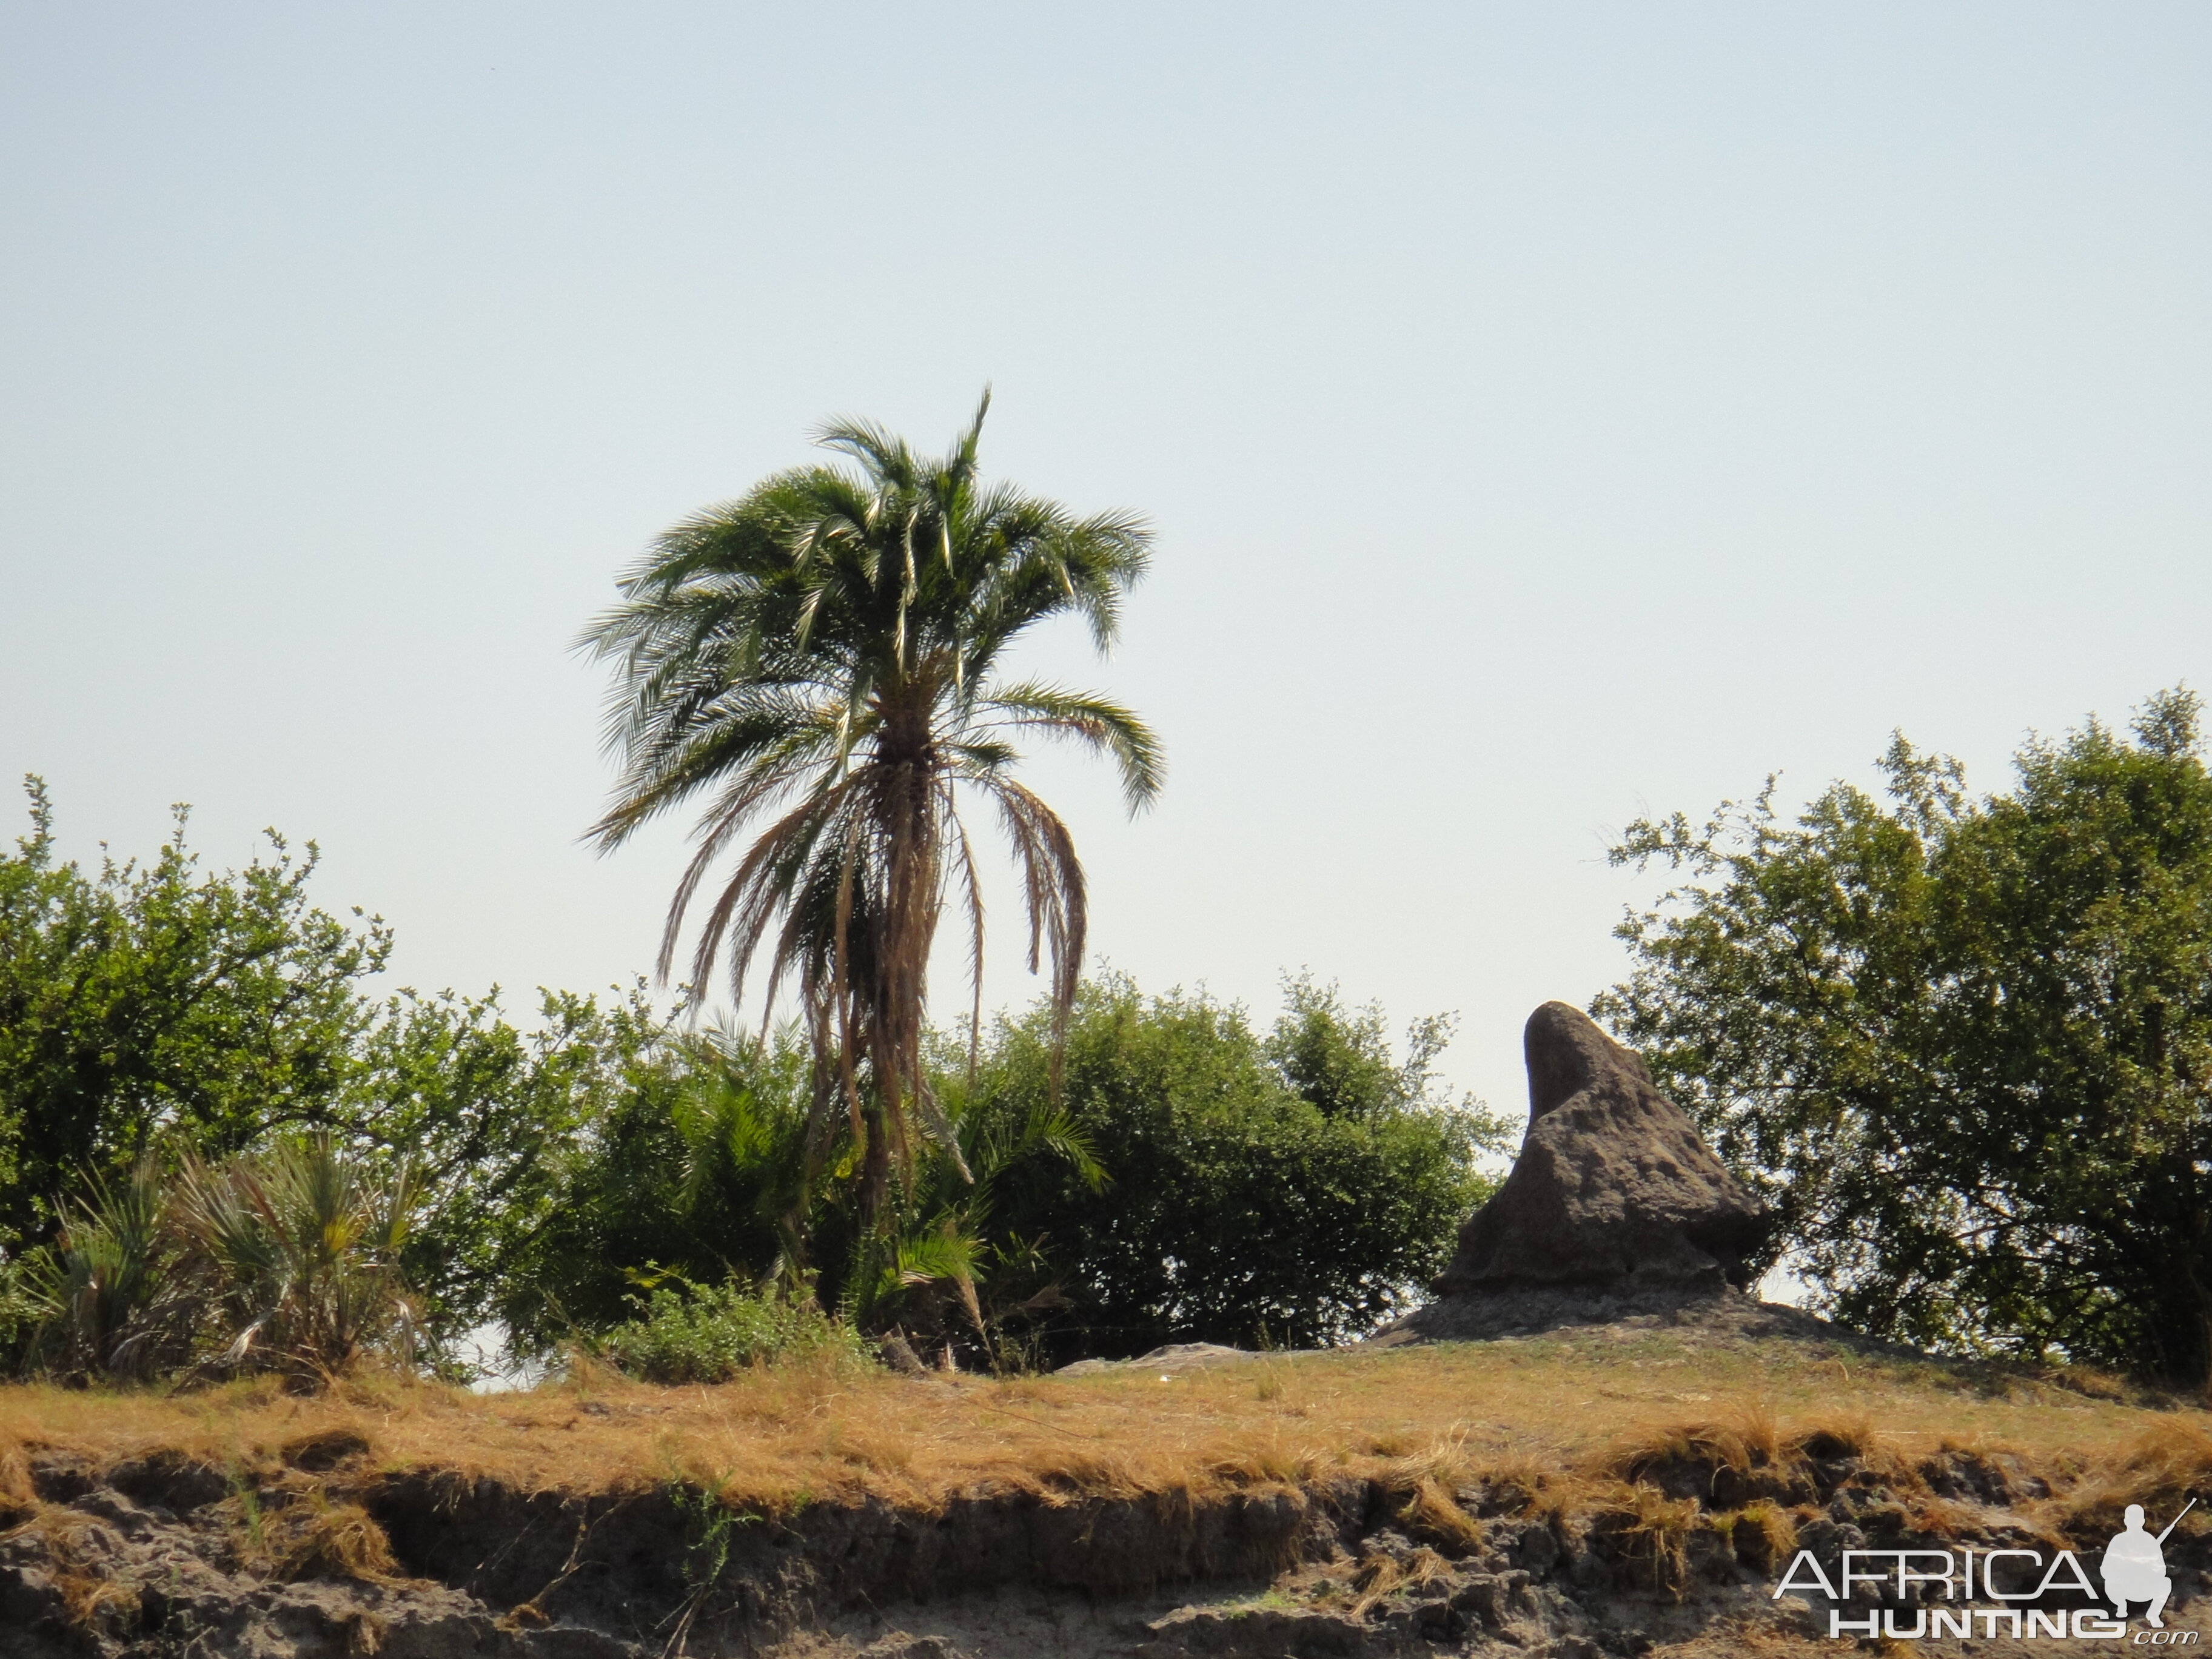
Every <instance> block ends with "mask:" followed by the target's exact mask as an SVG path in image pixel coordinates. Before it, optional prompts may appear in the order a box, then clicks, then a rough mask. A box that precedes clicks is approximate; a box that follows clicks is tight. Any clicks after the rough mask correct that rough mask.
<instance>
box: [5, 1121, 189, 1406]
mask: <svg viewBox="0 0 2212 1659" xmlns="http://www.w3.org/2000/svg"><path fill="white" fill-rule="evenodd" d="M163 1210H164V1200H163V1190H162V1182H161V1166H160V1164H158V1163H157V1162H156V1161H155V1159H154V1158H150V1157H149V1158H141V1159H139V1161H138V1162H137V1164H135V1165H133V1166H132V1168H131V1170H130V1172H129V1174H128V1175H126V1176H125V1177H124V1179H123V1180H122V1181H121V1182H118V1183H115V1184H113V1185H111V1184H109V1183H108V1182H106V1181H105V1180H103V1179H100V1178H99V1177H97V1176H95V1177H94V1180H93V1183H92V1189H91V1191H90V1193H89V1194H88V1196H86V1197H84V1198H81V1199H79V1200H76V1202H75V1203H74V1204H73V1205H72V1206H70V1211H69V1212H68V1215H67V1218H66V1219H65V1221H64V1225H63V1226H62V1230H61V1232H60V1235H59V1236H58V1237H57V1238H56V1239H55V1240H54V1242H53V1243H52V1245H50V1246H49V1247H47V1248H46V1249H43V1250H40V1251H37V1252H34V1253H33V1255H31V1256H30V1257H29V1258H28V1260H27V1263H26V1266H27V1269H28V1271H27V1273H26V1274H25V1280H26V1284H27V1289H28V1296H27V1304H28V1309H29V1310H30V1311H31V1312H32V1313H33V1315H34V1316H35V1317H36V1318H37V1320H38V1330H37V1333H36V1336H35V1340H34V1341H33V1345H32V1357H33V1360H34V1362H35V1363H37V1364H40V1365H42V1366H44V1367H46V1368H47V1369H51V1370H58V1371H60V1372H61V1373H63V1374H64V1375H66V1376H91V1375H105V1376H118V1377H144V1376H151V1375H153V1374H154V1373H155V1371H157V1370H161V1369H162V1368H163V1367H164V1366H167V1365H170V1364H175V1363H177V1362H178V1361H179V1359H181V1358H183V1357H184V1355H185V1352H187V1351H188V1349H189V1346H190V1341H191V1322H190V1319H189V1316H187V1315H186V1314H185V1312H184V1310H181V1309H180V1308H179V1304H178V1303H177V1300H176V1297H175V1296H174V1294H173V1291H174V1282H173V1279H174V1269H175V1264H176V1251H175V1249H174V1245H173V1241H172V1240H171V1238H170V1237H169V1235H168V1233H167V1230H166V1228H165V1227H164V1225H163Z"/></svg>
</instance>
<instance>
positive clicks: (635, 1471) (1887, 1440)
mask: <svg viewBox="0 0 2212 1659" xmlns="http://www.w3.org/2000/svg"><path fill="white" fill-rule="evenodd" d="M1844 1377H1847V1378H1848V1383H1849V1389H1848V1396H1847V1397H1848V1398H1849V1400H1850V1411H1849V1413H1839V1412H1838V1410H1837V1409H1836V1402H1837V1400H1838V1395H1839V1394H1842V1393H1843V1392H1844V1391H1843V1389H1841V1388H1840V1387H1839V1382H1840V1381H1841V1379H1842V1378H1844ZM0 1425H5V1430H4V1431H0V1507H4V1505H5V1504H7V1503H8V1502H9V1496H8V1494H9V1492H11V1491H13V1490H15V1488H14V1487H13V1486H11V1485H10V1484H9V1483H10V1482H11V1480H12V1481H18V1484H20V1481H19V1477H18V1476H17V1475H15V1474H10V1471H11V1470H12V1469H15V1468H16V1467H17V1465H16V1464H15V1463H14V1462H10V1461H9V1458H10V1455H11V1454H9V1451H8V1450H7V1448H6V1445H5V1443H4V1438H3V1437H4V1434H5V1432H6V1431H12V1432H13V1434H14V1435H15V1437H18V1438H19V1439H20V1440H21V1442H23V1443H26V1444H27V1445H31V1446H34V1447H51V1448H57V1449H65V1450H71V1451H76V1452H79V1453H82V1454H84V1455H89V1456H91V1457H94V1458H95V1459H97V1460H100V1461H103V1462H106V1461H112V1460H118V1459H121V1458H125V1457H130V1456H134V1455H143V1454H145V1453H147V1452H149V1451H152V1450H155V1449H176V1450H179V1451H181V1452H184V1453H185V1454H186V1455H191V1456H193V1457H196V1458H198V1459H201V1460H203V1461H204V1462H208V1463H210V1464H212V1465H214V1466H216V1467H217V1468H226V1469H234V1470H255V1471H262V1472H264V1473H273V1472H275V1471H276V1470H277V1469H279V1468H281V1467H282V1466H283V1465H284V1464H285V1463H286V1462H287V1461H288V1453H289V1461H291V1462H295V1463H297V1462H316V1461H325V1460H326V1459H327V1458H329V1457H330V1456H331V1455H332V1454H333V1452H334V1450H335V1449H337V1448H341V1447H346V1446H349V1445H351V1444H352V1443H351V1442H349V1441H347V1440H346V1439H345V1438H344V1437H347V1436H353V1437H358V1441H359V1443H360V1445H361V1446H362V1447H365V1449H362V1450H358V1451H357V1452H356V1455H353V1456H352V1458H351V1460H350V1462H348V1463H347V1464H346V1468H348V1469H349V1470H353V1471H374V1470H389V1471H399V1470H408V1469H422V1468H436V1469H442V1470H450V1471H452V1472H453V1474H455V1475H456V1476H459V1477H464V1478H471V1479H473V1478H476V1477H478V1476H489V1477H491V1478H493V1479H495V1480H500V1481H501V1482H504V1483H507V1484H509V1485H512V1486H516V1487H519V1488H521V1489H524V1490H548V1489H556V1488H557V1489H564V1490H570V1491H575V1490H592V1491H605V1492H614V1491H623V1490H634V1489H637V1488H640V1487H643V1486H653V1485H659V1484H662V1483H665V1482H668V1481H671V1480H683V1481H686V1482H689V1483H691V1484H693V1485H696V1486H700V1487H702V1488H704V1489H705V1490H708V1491H711V1492H715V1493H717V1494H719V1495H720V1497H721V1498H723V1499H724V1500H725V1501H726V1502H727V1503H729V1504H732V1505H733V1506H739V1507H744V1508H747V1509H751V1510H759V1511H763V1512H769V1513H776V1512H785V1511H788V1510H792V1509H794V1508H799V1507H803V1506H805V1505H806V1504H811V1503H816V1502H821V1501H827V1500H836V1499H840V1498H850V1497H854V1496H856V1495H858V1494H860V1493H861V1492H873V1493H877V1494H879V1495H881V1496H883V1497H885V1498H890V1499H891V1500H892V1501H894V1502H896V1503H899V1504H907V1505H913V1506H916V1507H921V1508H933V1507H935V1506H938V1505H940V1504H944V1503H945V1502H946V1501H947V1500H948V1499H950V1498H953V1497H955V1496H957V1495H959V1494H962V1493H967V1492H982V1491H991V1490H1018V1491H1026V1492H1035V1493H1038V1494H1040V1495H1042V1496H1043V1497H1044V1498H1047V1500H1048V1501H1066V1500H1067V1499H1071V1498H1076V1497H1079V1496H1092V1495H1097V1496H1107V1495H1115V1496H1136V1495H1139V1494H1141V1493H1146V1492H1169V1493H1179V1494H1182V1495H1183V1496H1185V1497H1188V1498H1197V1497H1202V1496H1204V1495H1206V1494H1207V1493H1209V1492H1216V1491H1220V1490H1223V1489H1226V1488H1230V1487H1240V1488H1243V1487H1249V1486H1254V1485H1255V1484H1269V1483H1304V1482H1308V1481H1311V1480H1317V1479H1322V1478H1326V1477H1328V1476H1331V1475H1335V1474H1360V1475H1364V1476H1368V1477H1370V1478H1374V1479H1376V1480H1381V1481H1383V1483H1384V1484H1385V1485H1386V1486H1388V1487H1389V1489H1390V1490H1391V1491H1392V1492H1395V1493H1398V1494H1400V1495H1401V1496H1400V1501H1401V1504H1402V1505H1403V1508H1402V1509H1401V1515H1402V1516H1403V1518H1404V1519H1405V1521H1406V1522H1407V1523H1408V1525H1409V1526H1416V1527H1418V1528H1419V1532H1420V1534H1422V1535H1424V1536H1425V1537H1427V1538H1428V1539H1429V1540H1430V1541H1432V1542H1434V1543H1436V1544H1437V1545H1438V1546H1439V1547H1462V1548H1463V1547H1468V1544H1469V1543H1470V1541H1472V1540H1473V1539H1474V1538H1475V1537H1477V1536H1479V1534H1478V1533H1476V1532H1475V1531H1474V1528H1475V1527H1476V1522H1474V1520H1473V1519H1472V1518H1470V1517H1469V1516H1467V1515H1466V1514H1465V1513H1464V1512H1463V1511H1462V1509H1461V1507H1460V1505H1459V1504H1458V1503H1456V1502H1455V1500H1454V1498H1453V1493H1454V1492H1455V1491H1459V1492H1466V1491H1467V1490H1468V1488H1474V1489H1477V1490H1478V1491H1480V1492H1482V1493H1484V1494H1486V1496H1485V1498H1483V1500H1482V1501H1481V1503H1480V1507H1481V1508H1482V1509H1483V1510H1485V1512H1486V1513H1492V1514H1498V1513H1526V1512H1530V1511H1534V1512H1539V1513H1541V1512H1544V1511H1547V1510H1557V1509H1559V1508H1560V1507H1562V1506H1564V1505H1566V1504H1575V1505H1576V1506H1577V1507H1583V1506H1586V1505H1587V1504H1589V1503H1590V1502H1592V1501H1593V1500H1596V1499H1599V1498H1601V1494H1602V1493H1604V1492H1606V1491H1607V1489H1608V1488H1610V1487H1613V1486H1614V1484H1615V1483H1620V1482H1623V1481H1624V1480H1626V1484H1627V1485H1628V1486H1630V1487H1631V1488H1632V1489H1633V1486H1634V1480H1635V1477H1634V1471H1635V1470H1636V1468H1637V1467H1638V1464H1639V1462H1652V1461H1653V1460H1658V1459H1664V1458H1668V1457H1673V1458H1675V1459H1677V1460H1689V1459H1696V1460H1702V1461H1703V1462H1707V1463H1711V1464H1712V1465H1713V1466H1714V1467H1716V1468H1718V1467H1722V1466H1726V1467H1729V1468H1739V1469H1752V1468H1760V1467H1766V1466H1779V1465H1782V1464H1784V1463H1786V1462H1788V1461H1789V1460H1790V1459H1791V1458H1793V1457H1797V1456H1804V1455H1812V1456H1834V1455H1842V1454H1844V1453H1845V1452H1850V1453H1853V1454H1856V1455H1863V1456H1866V1457H1869V1458H1870V1459H1875V1460H1879V1461H1880V1462H1882V1463H1884V1464H1885V1465H1887V1466H1891V1467H1893V1468H1895V1469H1897V1470H1900V1471H1905V1472H1906V1474H1909V1470H1910V1468H1911V1465H1912V1464H1913V1463H1915V1462H1917V1460H1920V1459H1923V1458H1924V1457H1926V1456H1928V1455H1931V1454H1934V1453H1936V1451H1938V1450H1939V1449H1943V1448H1945V1447H1947V1446H1960V1445H1973V1446H1985V1447H2003V1448H2008V1449H2012V1450H2014V1451H2015V1452H2017V1453H2018V1454H2019V1455H2021V1457H2023V1458H2024V1459H2025V1460H2026V1461H2027V1462H2028V1463H2030V1464H2031V1465H2033V1466H2035V1467H2038V1468H2048V1467H2052V1466H2054V1465H2056V1464H2057V1463H2059V1462H2065V1463H2066V1464H2067V1466H2068V1467H2069V1468H2078V1469H2080V1470H2082V1471H2098V1470H2101V1471H2106V1472H2107V1474H2106V1475H2104V1476H2099V1477H2097V1478H2098V1479H2102V1480H2105V1486H2099V1487H2098V1488H2097V1490H2098V1491H2099V1492H2104V1491H2106V1488H2109V1490H2110V1492H2111V1493H2112V1494H2115V1495H2116V1494H2118V1492H2121V1491H2122V1490H2123V1489H2124V1490H2125V1491H2126V1492H2129V1493H2130V1494H2132V1496H2131V1497H2130V1499H2129V1501H2141V1502H2146V1503H2158V1502H2162V1501H2163V1500H2162V1498H2159V1497H2156V1496H2146V1495H2144V1494H2163V1493H2165V1492H2167V1491H2168V1490H2169V1489H2171V1490H2172V1491H2174V1492H2179V1491H2180V1490H2181V1489H2182V1487H2184V1486H2190V1485H2191V1484H2192V1483H2197V1482H2201V1481H2202V1480H2203V1478H2204V1476H2205V1474H2207V1473H2208V1472H2212V1416H2208V1415H2207V1413H2203V1412H2202V1411H2166V1412H2159V1411H2153V1410H2150V1409H2148V1408H2146V1407H2140V1406H2136V1405H2131V1404H2130V1403H2127V1402H2126V1401H2120V1400H2107V1399H2095V1398H2089V1397H2085V1396H2084V1395H2081V1394H2080V1393H2077V1392H2073V1391H2069V1390H2067V1389H2060V1388H2057V1387H2056V1386H2052V1385H2049V1384H2046V1383H2040V1382H2038V1381H2035V1380H2033V1379H2026V1378H2023V1379H2021V1380H2020V1381H2019V1382H2018V1383H2016V1384H2015V1385H2014V1386H2012V1387H2011V1388H2010V1389H2009V1390H2008V1391H2004V1392H1999V1391H1996V1390H1995V1389H1992V1388H1991V1386H1990V1380H1989V1378H1988V1376H1986V1375H1977V1376H1973V1377H1972V1378H1971V1379H1970V1378H1968V1377H1967V1376H1966V1375H1965V1374H1963V1373H1958V1374H1954V1373H1951V1372H1948V1371H1946V1370H1943V1369H1942V1368H1940V1367H1936V1366H1934V1365H1930V1364H1923V1363H1905V1362H1900V1363H1889V1362H1883V1361H1877V1360H1869V1359H1866V1358H1863V1357H1860V1356H1857V1355H1849V1356H1839V1355H1838V1354H1836V1353H1833V1352H1828V1351H1826V1350H1825V1349H1824V1348H1823V1347H1822V1346H1820V1345H1817V1344H1804V1343H1777V1342H1767V1343H1762V1344H1759V1345H1757V1346H1755V1347H1747V1346H1741V1345H1738V1346H1729V1345H1728V1344H1725V1343H1717V1344H1701V1342H1700V1340H1699V1337H1698V1336H1697V1335H1696V1334H1682V1333H1676V1332H1672V1331H1668V1330H1665V1329H1659V1330H1652V1331H1648V1332H1634V1333H1621V1332H1618V1331H1597V1332H1586V1333H1577V1334H1559V1335H1557V1336H1553V1337H1549V1338H1544V1339H1539V1340H1527V1341H1520V1342H1498V1343H1486V1344H1468V1345H1444V1346H1437V1347H1427V1348H1421V1347H1413V1348H1398V1349H1388V1350H1383V1351H1378V1352H1357V1351H1353V1352H1342V1353H1334V1354H1315V1355H1283V1354H1276V1355H1271V1356H1269V1357H1267V1358H1265V1359H1264V1360H1255V1361H1251V1362H1242V1363H1234V1362H1233V1363H1224V1364H1208V1365H1200V1366H1192V1367H1188V1368H1185V1369H1181V1370H1170V1372H1168V1373H1167V1374H1166V1376H1165V1377H1163V1374H1162V1373H1161V1372H1160V1371H1159V1370H1158V1369H1151V1370H1146V1369H1139V1368H1136V1367H1130V1368H1127V1369H1121V1370H1113V1371H1109V1372H1104V1373H1095V1374H1093V1375H1091V1376H1081V1377H1069V1378H1055V1377H1032V1378H1024V1379H1020V1380H1015V1381H1000V1380H995V1379H992V1378H988V1377H970V1376H931V1377H929V1378H928V1379H927V1380H917V1379H910V1378H904V1377H898V1376H891V1375H890V1374H888V1373H880V1374H879V1373H866V1372H855V1371H854V1370H850V1369H847V1370H837V1369H835V1368H832V1367H829V1366H823V1367H822V1368H819V1369H805V1368H793V1369H790V1370H780V1371H775V1372H768V1373H762V1374H758V1375H756V1376H752V1377H750V1378H747V1379H744V1380H741V1381H738V1382H734V1383H726V1384H723V1385H720V1386H718V1387H712V1388H699V1387H689V1388H655V1387H649V1386H646V1385H642V1384H636V1383H626V1382H623V1381H621V1380H619V1379H618V1378H614V1377H611V1376H607V1375H605V1373H592V1374H588V1375H585V1376H579V1377H577V1378H575V1379H574V1380H572V1381H570V1382H568V1383H561V1384H556V1385H550V1386H547V1387H544V1388H541V1389H536V1390H534V1391H532V1392H529V1393H523V1394H508V1395H469V1394H465V1393H463V1392H460V1391H458V1390H453V1389H445V1388H441V1387H438V1386H435V1385H432V1384H428V1383H415V1382H409V1381H404V1380H401V1379H397V1378H376V1377H369V1378H365V1379H360V1380H356V1381H354V1382H350V1383H345V1384H343V1385H341V1386H340V1387H339V1388H337V1389H335V1390H333V1391H332V1392H331V1393H328V1394H325V1395H318V1396H312V1397H302V1396H299V1395H289V1394H286V1393H284V1392H283V1390H282V1389H281V1388H279V1387H278V1386H277V1385H276V1384H275V1383H272V1382H269V1381H266V1380H264V1381H260V1382H250V1383H233V1384H229V1385H227V1386H224V1387H222V1388H217V1389H208V1390H205V1391H202V1392H197V1393H184V1394H168V1395H165V1394H160V1393H154V1392H144V1393H125V1394H101V1393H79V1392H69V1391H64V1390H62V1389H50V1388H43V1387H35V1386H12V1387H6V1388H0ZM1877 1425H1878V1429H1877ZM1900 1478H1902V1477H1900ZM2093 1484H2094V1482H2093V1481H2085V1484H2084V1486H2083V1487H2082V1491H2083V1492H2084V1493H2085V1494H2086V1493H2087V1492H2088V1489H2089V1486H2091V1485H2093ZM2084 1501H2092V1500H2089V1499H2087V1498H2085V1499H2084ZM2094 1501H2101V1500H2094ZM1708 1506H1709V1507H1719V1508H1732V1507H1735V1506H1734V1505H1730V1504H1719V1505H1713V1504H1709V1505H1708ZM2193 1518H2194V1517H2192V1519H2193ZM1661 1519H1662V1517H1659V1516H1656V1515H1654V1516H1649V1517H1647V1516H1643V1515H1642V1514H1641V1512H1640V1511H1638V1512H1637V1514H1636V1517H1635V1519H1634V1520H1633V1521H1632V1522H1631V1524H1632V1525H1646V1524H1650V1525H1654V1526H1656V1525H1657V1523H1658V1522H1660V1520H1661ZM1670 1526H1671V1523H1670ZM1670 1526H1666V1527H1659V1528H1658V1529H1659V1531H1661V1532H1662V1533H1663V1532H1667V1531H1668V1530H1669V1529H1670ZM1654 1549H1655V1552H1656V1553H1655V1557H1654V1563H1653V1565H1654V1567H1655V1571H1657V1572H1659V1573H1660V1574H1661V1575H1662V1577H1663V1576H1666V1575H1667V1574H1668V1571H1669V1569H1670V1568H1671V1566H1672V1565H1673V1553H1674V1552H1673V1550H1672V1547H1671V1545H1670V1544H1669V1543H1668V1541H1667V1540H1666V1539H1664V1538H1656V1539H1655V1542H1654ZM361 1559H362V1560H363V1561H364V1562H367V1561H369V1560H371V1559H373V1552H372V1553H369V1554H364V1555H363V1556H362V1558H361Z"/></svg>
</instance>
